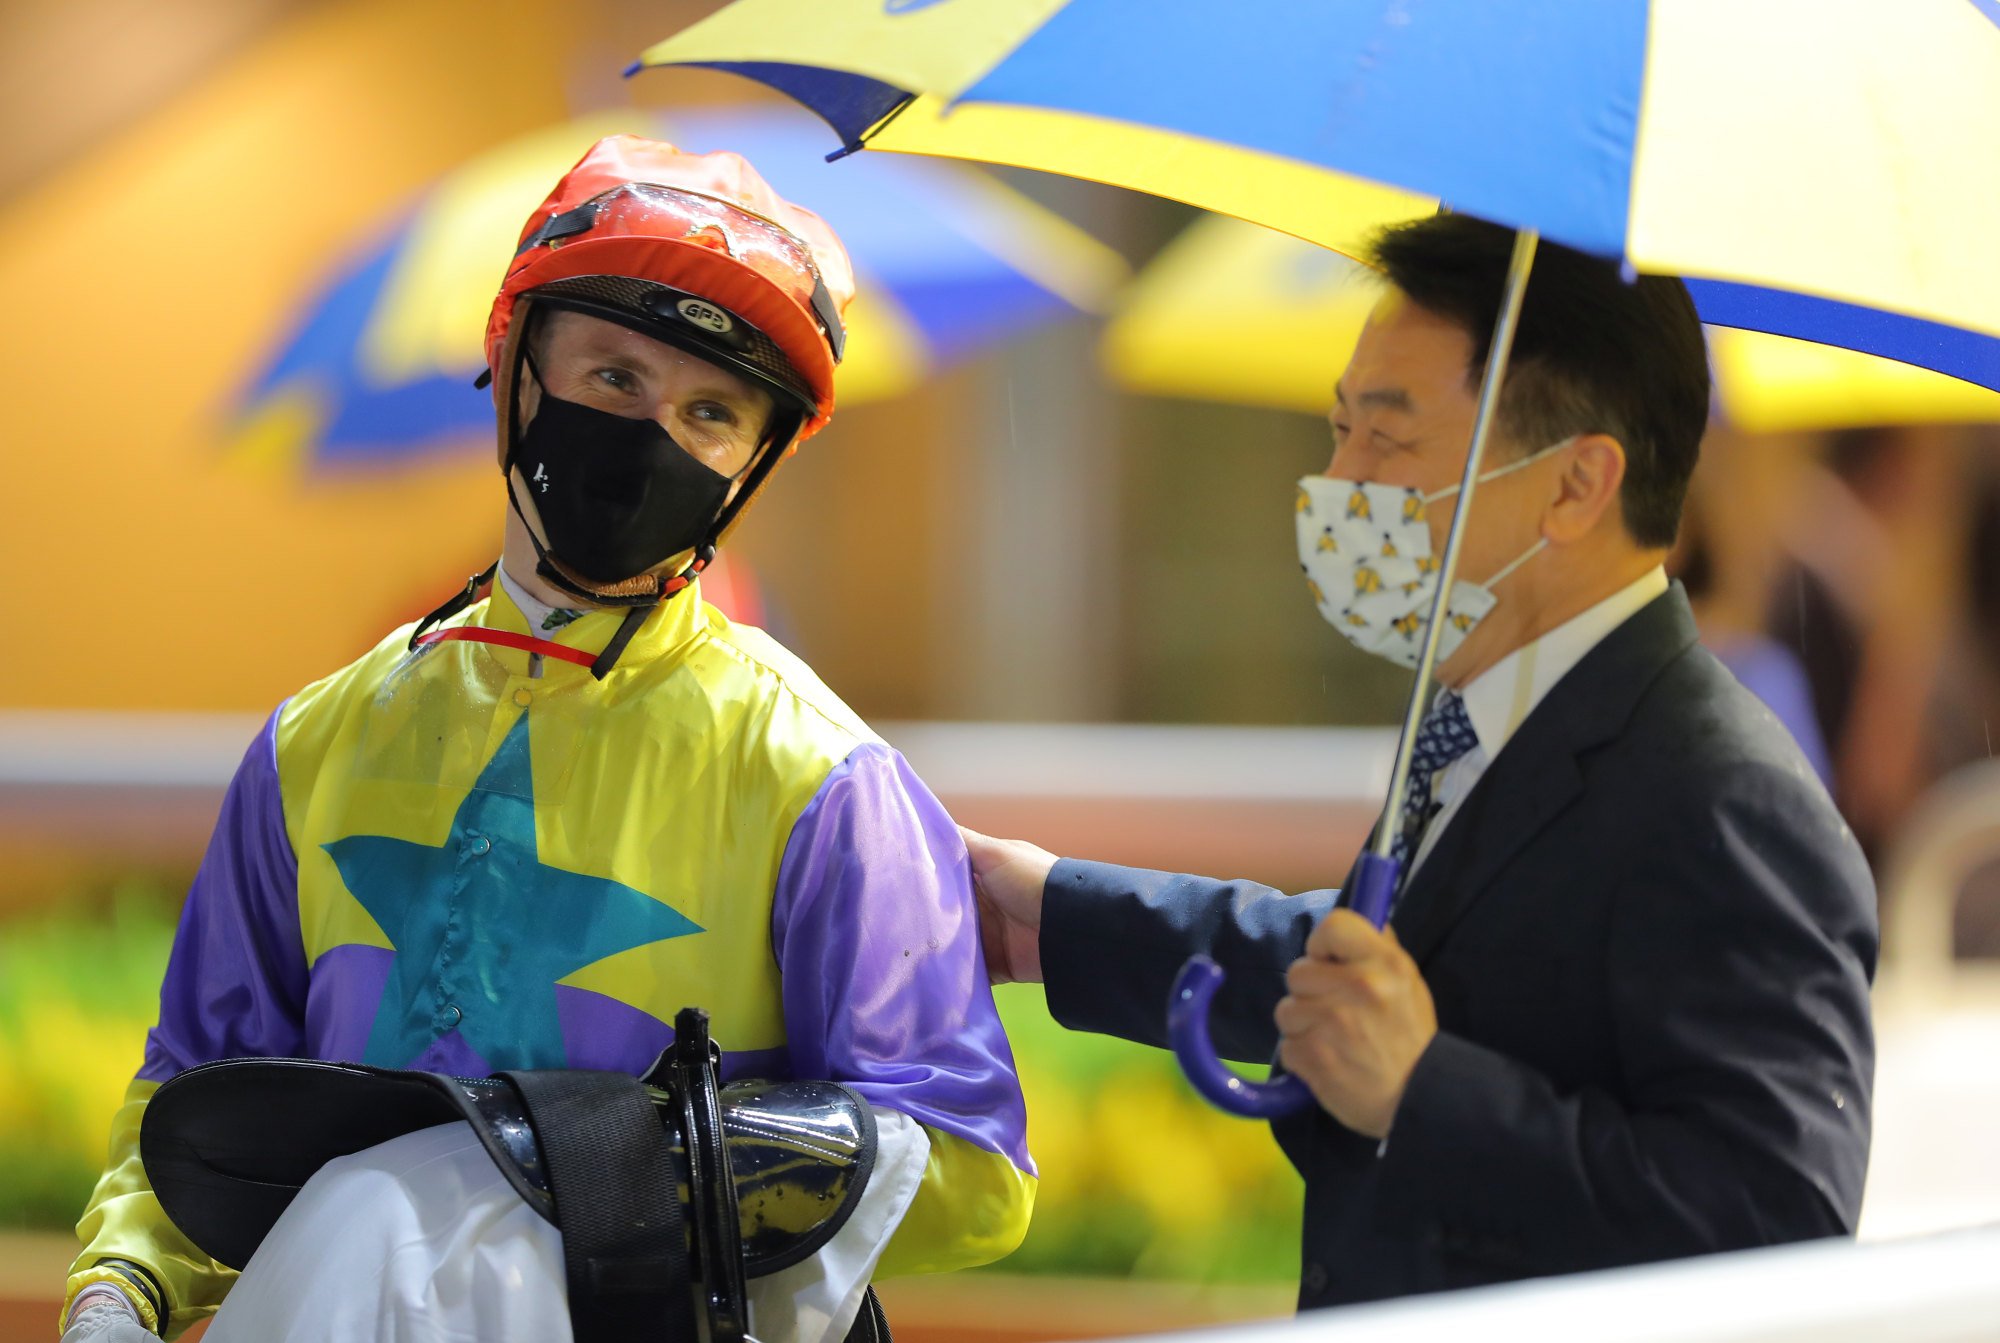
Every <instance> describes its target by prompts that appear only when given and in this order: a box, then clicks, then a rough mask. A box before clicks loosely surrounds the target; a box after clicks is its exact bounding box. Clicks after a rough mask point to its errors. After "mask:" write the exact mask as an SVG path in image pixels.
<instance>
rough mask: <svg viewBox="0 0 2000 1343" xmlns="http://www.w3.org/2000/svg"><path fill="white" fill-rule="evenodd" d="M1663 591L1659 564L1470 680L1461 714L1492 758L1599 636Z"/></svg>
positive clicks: (1663, 578) (1664, 574) (1463, 692)
mask: <svg viewBox="0 0 2000 1343" xmlns="http://www.w3.org/2000/svg"><path fill="white" fill-rule="evenodd" d="M1666 590H1667V571H1666V570H1665V569H1664V568H1661V567H1660V566H1658V565H1655V566H1654V567H1653V568H1651V569H1649V570H1647V571H1646V573H1645V574H1643V575H1642V576H1640V577H1639V578H1638V579H1636V580H1635V581H1633V582H1632V583H1630V584H1628V585H1627V586H1625V587H1622V588H1620V589H1619V590H1618V591H1616V592H1614V593H1612V594H1611V595H1610V596H1609V597H1606V598H1605V599H1604V600H1603V601H1601V602H1599V603H1597V605H1595V606H1593V607H1591V608H1590V609H1589V610H1587V611H1584V612H1582V613H1580V614H1578V615H1575V616H1572V617H1571V618H1570V619H1568V620H1566V621H1564V622H1563V623H1562V624H1560V625H1558V626H1556V627H1555V628H1554V629H1552V630H1550V631H1549V632H1548V633H1547V634H1544V635H1543V636H1542V637H1541V638H1539V639H1536V640H1534V641H1532V642H1530V643H1525V644H1523V645H1521V646H1520V647H1519V648H1517V649H1515V650H1514V651H1513V652H1511V653H1509V654H1508V655H1507V656H1506V657H1504V658H1501V659H1500V660H1499V661H1498V662H1496V663H1494V664H1493V665H1492V666H1491V667H1488V668H1487V669H1486V670H1485V671H1483V672H1481V673H1479V675H1477V676H1475V677H1473V678H1472V681H1471V683H1470V684H1468V685H1467V686H1466V687H1465V688H1464V689H1463V690H1461V691H1460V692H1459V695H1460V697H1461V698H1463V699H1464V700H1465V712H1466V716H1467V717H1469V718H1470V719H1471V720H1472V730H1473V732H1474V733H1475V734H1476V735H1477V736H1478V738H1479V748H1480V750H1482V751H1483V752H1485V754H1486V758H1487V759H1489V760H1491V759H1493V758H1494V757H1495V756H1497V755H1499V754H1500V752H1501V750H1502V749H1503V748H1504V747H1505V746H1506V745H1507V743H1508V741H1509V740H1510V739H1512V737H1513V735H1514V734H1515V733H1516V732H1517V731H1519V730H1520V727H1521V724H1522V723H1524V722H1526V721H1527V718H1528V715H1529V714H1530V713H1532V712H1534V709H1535V706H1536V705H1537V704H1540V703H1541V702H1542V697H1543V696H1544V695H1546V694H1548V693H1549V691H1550V690H1552V689H1553V688H1554V687H1555V684H1556V682H1558V681H1560V680H1562V678H1563V677H1564V676H1565V675H1567V674H1568V672H1569V669H1570V668H1572V667H1574V666H1575V665H1576V664H1577V663H1579V662H1581V661H1583V657H1584V655H1585V654H1586V653H1588V652H1590V650H1591V649H1593V648H1595V647H1597V645H1598V644H1599V643H1600V642H1602V641H1603V639H1604V637H1605V636H1606V635H1608V634H1610V633H1611V631H1613V630H1615V629H1617V628H1618V627H1619V626H1620V625H1622V624H1624V623H1625V622H1626V621H1627V620H1629V619H1631V618H1632V617H1633V616H1635V615H1637V614H1638V613H1639V611H1640V609H1641V608H1642V607H1644V606H1645V605H1646V604H1647V603H1649V602H1651V601H1652V600H1653V599H1654V598H1656V597H1658V596H1660V595H1661V594H1662V593H1664V592H1665V591H1666Z"/></svg>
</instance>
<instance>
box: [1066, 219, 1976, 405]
mask: <svg viewBox="0 0 2000 1343" xmlns="http://www.w3.org/2000/svg"><path fill="white" fill-rule="evenodd" d="M1380 292H1381V290H1380V286H1379V284H1378V283H1376V282H1374V281H1373V280H1372V279H1371V276H1370V272H1369V271H1368V270H1367V269H1366V268H1365V267H1363V266H1361V265H1360V264H1359V263H1357V262H1354V261H1350V260H1349V259H1348V258H1346V257H1344V256H1341V255H1340V254H1338V253H1336V252H1333V251H1329V250H1328V249H1326V248H1324V247H1319V246H1315V245H1314V244H1312V243H1308V242H1304V241H1301V240H1300V239H1298V238H1294V237H1292V236H1290V235H1289V234H1284V233H1279V232H1276V231H1275V230H1272V229H1267V228H1260V227H1258V226H1256V225H1254V224H1246V223H1244V222H1242V221H1241V220H1237V219H1229V218H1224V217H1221V216H1209V217H1207V218H1203V219H1198V220H1196V221H1195V222H1194V223H1193V224H1192V225H1190V226H1189V227H1188V228H1187V229H1186V230H1185V231H1184V232H1183V233H1182V234H1181V235H1180V236H1179V237H1177V238H1176V239H1174V241H1173V242H1172V243H1170V244H1169V245H1168V246H1167V247H1166V249H1165V250H1163V251H1162V252H1161V253H1160V254H1159V255H1158V256H1156V257H1155V258H1154V259H1153V260H1152V261H1151V262H1150V263H1149V264H1148V265H1147V267H1146V269H1145V270H1144V271H1143V272H1141V274H1140V275H1139V277H1138V279H1137V280H1136V281H1134V283H1133V284H1132V285H1131V286H1130V287H1129V288H1128V289H1127V290H1125V292H1124V294H1123V295H1122V297H1121V298H1120V300H1119V302H1118V305H1117V312H1116V314H1115V315H1114V316H1113V318H1112V320H1111V322H1110V324H1109V326H1108V327H1107V329H1106V332H1105V340H1104V362H1105V367H1106V369H1107V370H1108V371H1109V372H1110V374H1111V376H1112V378H1113V379H1114V380H1115V381H1116V382H1117V383H1118V384H1119V385H1120V386H1122V387H1125V388H1127V389H1129V390H1132V391H1136V392H1144V393H1147V394H1150V395H1154V396H1171V397H1188V398H1194V399H1198V400H1206V401H1224V402H1231V403H1235V404H1239V405H1252V406H1268V407H1272V408H1276V409H1283V410H1296V411H1301V412H1304V413H1306V414H1310V415H1315V416H1317V415H1324V414H1325V413H1326V408H1327V404H1328V402H1329V400H1330V398H1331V397H1332V394H1333V392H1332V389H1333V381H1334V379H1335V378H1336V377H1337V376H1338V375H1339V372H1340V369H1341V368H1342V367H1343V366H1344V365H1345V364H1346V362H1347V358H1348V356H1349V354H1351V353H1352V352H1353V349H1354V343H1355V341H1356V339H1357V338H1358V337H1359V335H1360V333H1361V325H1362V323H1363V322H1364V321H1365V320H1366V319H1367V316H1368V311H1369V309H1370V307H1371V306H1373V304H1374V302H1375V299H1376V298H1377V296H1378V295H1379V294H1380ZM1708 339H1709V353H1710V358H1711V361H1712V363H1713V364H1714V368H1715V381H1716V401H1717V412H1718V416H1719V418H1720V419H1721V420H1722V421H1723V422H1724V423H1727V424H1728V425H1729V426H1731V427H1732V428H1736V429H1741V430H1746V431H1749V432H1752V433H1785V432H1793V431H1798V430H1806V429H1836V428H1848V427H1852V426H1856V425H1878V424H1881V425H1887V424H1939V423H1981V422H1987V421H2000V392H1996V391H1993V390H1991V389H1989V388H1986V387H1981V386H1979V385H1977V384H1975V383H1970V382H1965V381H1962V380H1960V379H1958V378H1952V377H1948V376H1946V375H1944V374H1942V373H1933V372H1931V371H1930V370H1928V369H1922V368H1916V367H1914V366H1912V365H1909V364H1904V363H1899V362H1896V361H1894V360H1889V359H1882V358H1878V357H1876V356H1873V355H1865V354H1857V353H1854V352H1853V351H1849V350H1842V349H1838V348H1836V347H1833V346H1827V345H1819V344H1815V343H1812V342H1808V341H1798V340H1790V339H1787V338H1786V337H1783V336H1772V335H1767V334H1765V333H1763V332H1755V331H1738V330H1734V329H1731V328H1729V327H1717V326H1711V327H1709V328H1708Z"/></svg>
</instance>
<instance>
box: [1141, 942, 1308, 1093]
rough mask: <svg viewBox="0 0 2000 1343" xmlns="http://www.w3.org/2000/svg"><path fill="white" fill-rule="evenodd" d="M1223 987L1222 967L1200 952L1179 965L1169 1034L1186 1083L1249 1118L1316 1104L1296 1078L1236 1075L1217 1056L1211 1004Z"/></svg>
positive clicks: (1170, 1002)
mask: <svg viewBox="0 0 2000 1343" xmlns="http://www.w3.org/2000/svg"><path fill="white" fill-rule="evenodd" d="M1221 987H1222V967H1221V966H1219V965H1217V964H1216V963H1215V962H1214V961H1212V960H1210V959H1209V958H1208V957H1206V956H1196V957H1195V958H1194V959H1192V960H1190V961H1189V962H1188V963H1187V964H1186V965H1184V966H1182V967H1181V972H1180V974H1179V975H1178V976H1177V977H1176V978H1175V979H1174V990H1173V994H1172V996H1171V997H1169V998H1168V999H1167V1037H1168V1039H1170V1040H1171V1041H1172V1042H1173V1046H1174V1057H1175V1058H1177V1059H1179V1060H1180V1062H1181V1070H1182V1071H1183V1072H1185V1073H1186V1074H1187V1077H1188V1081H1189V1082H1190V1083H1192V1084H1193V1085H1194V1089H1195V1090H1196V1091H1199V1092H1200V1093H1201V1094H1202V1095H1203V1096H1204V1097H1206V1098H1207V1099H1208V1101H1209V1102H1210V1103H1211V1104H1212V1105H1214V1106H1215V1107H1216V1108H1217V1109H1220V1110H1226V1111H1228V1112H1229V1113H1230V1114H1233V1115H1241V1116H1242V1117H1243V1118H1245V1119H1276V1118H1278V1117H1280V1116H1282V1115H1288V1114H1295V1113H1297V1112H1298V1111H1300V1110H1303V1109H1305V1108H1306V1107H1307V1106H1309V1105H1311V1104H1312V1103H1313V1097H1312V1092H1310V1091H1308V1090H1306V1084H1305V1083H1304V1082H1301V1081H1300V1080H1299V1079H1298V1078H1296V1077H1280V1078H1278V1079H1277V1080H1276V1081H1272V1082H1252V1081H1249V1080H1248V1079H1247V1078H1242V1077H1238V1076H1237V1075H1236V1074H1235V1073H1233V1072H1231V1071H1230V1070H1229V1069H1228V1068H1227V1067H1225V1066H1223V1063H1222V1060H1221V1059H1219V1058H1217V1057H1216V1054H1215V1045H1214V1044H1213V1043H1212V1042H1211V1041H1210V1040H1209V1038H1208V1007H1209V1004H1210V1003H1212V1002H1214V1001H1215V991H1216V990H1217V989H1219V988H1221Z"/></svg>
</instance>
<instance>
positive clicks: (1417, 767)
mask: <svg viewBox="0 0 2000 1343" xmlns="http://www.w3.org/2000/svg"><path fill="white" fill-rule="evenodd" d="M1478 744H1479V737H1478V735H1477V734H1475V733H1474V732H1473V730H1472V719H1471V718H1470V717H1469V716H1467V714H1466V712H1465V701H1464V700H1462V699H1460V698H1459V697H1458V696H1457V695H1456V694H1454V693H1453V692H1451V691H1449V690H1441V691H1439V692H1438V697H1437V698H1436V699H1435V700H1433V701H1431V707H1430V712H1429V713H1426V714H1425V715H1424V721H1423V722H1421V723H1419V724H1417V744H1416V749H1415V750H1413V751H1412V752H1411V753H1410V782H1409V786H1408V789H1407V790H1406V791H1405V792H1404V794H1403V827H1402V829H1401V830H1400V831H1399V832H1398V833H1397V835H1396V847H1395V849H1394V851H1393V852H1394V855H1395V859H1396V865H1397V868H1398V870H1399V871H1401V872H1402V874H1403V876H1404V878H1405V879H1407V878H1408V876H1409V873H1410V855H1411V854H1413V853H1415V852H1416V851H1417V845H1418V844H1419V843H1420V842H1422V840H1423V837H1424V827H1425V826H1427V825H1429V824H1430V821H1431V816H1432V815H1433V814H1434V812H1435V811H1436V808H1435V806H1434V805H1433V804H1432V802H1431V776H1432V775H1434V774H1436V773H1437V772H1438V771H1439V770H1441V769H1443V768H1444V767H1445V766H1446V765H1449V764H1450V763H1451V762H1452V761H1454V760H1456V759H1458V758H1459V757H1460V756H1462V755H1464V754H1465V753H1466V752H1467V751H1469V750H1471V749H1472V748H1473V747H1475V746H1477V745H1478Z"/></svg>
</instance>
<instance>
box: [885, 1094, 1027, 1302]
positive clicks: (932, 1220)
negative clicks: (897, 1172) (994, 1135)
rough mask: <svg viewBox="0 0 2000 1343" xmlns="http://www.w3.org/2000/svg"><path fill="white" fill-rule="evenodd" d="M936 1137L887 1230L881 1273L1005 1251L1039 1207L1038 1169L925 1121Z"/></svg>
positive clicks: (984, 1260)
mask: <svg viewBox="0 0 2000 1343" xmlns="http://www.w3.org/2000/svg"><path fill="white" fill-rule="evenodd" d="M924 1134H925V1136H926V1137H928V1138H929V1139H930V1141H931V1150H930V1156H929V1157H928V1158H927V1159H926V1161H925V1163H924V1177H923V1182H922V1183H921V1184H920V1185H918V1186H917V1196H916V1198H915V1199H913V1200H911V1202H910V1210H909V1211H908V1212H906V1213H904V1214H903V1221H902V1224H901V1225H900V1226H898V1227H897V1228H896V1231H895V1234H894V1235H892V1236H890V1237H889V1244H888V1248H886V1249H885V1250H883V1252H882V1261H881V1263H880V1264H879V1265H878V1266H877V1268H876V1270H875V1276H876V1277H878V1278H891V1277H898V1276H902V1275H906V1274H912V1273H946V1272H950V1271H951V1270H952V1269H958V1268H972V1267H974V1266H975V1265H978V1264H990V1263H992V1262H993V1261H994V1260H996V1259H1004V1258H1006V1257H1007V1256H1008V1255H1010V1254H1012V1253H1013V1252H1014V1251H1015V1250H1016V1249H1018V1248H1020V1244H1021V1238H1022V1237H1023V1236H1025V1235H1027V1234H1028V1219H1029V1217H1030V1216H1031V1215H1032V1214H1033V1213H1034V1210H1035V1177H1034V1176H1032V1175H1029V1174H1028V1173H1027V1172H1025V1171H1022V1170H1020V1169H1019V1168H1017V1167H1016V1166H1015V1165H1014V1163H1013V1162H1011V1161H1009V1160H1008V1159H1007V1158H1006V1157H1004V1156H1002V1155H1000V1154H999V1153H998V1152H989V1151H987V1150H986V1149H985V1148H983V1147H980V1146H978V1145H977V1144H975V1143H970V1142H967V1141H966V1140H965V1139H964V1138H960V1137H956V1136H954V1135H952V1134H949V1133H943V1132H940V1131H939V1130H937V1129H934V1128H932V1127H930V1126H929V1125H925V1126H924Z"/></svg>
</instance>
